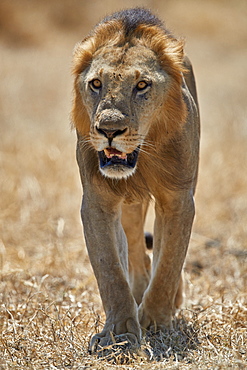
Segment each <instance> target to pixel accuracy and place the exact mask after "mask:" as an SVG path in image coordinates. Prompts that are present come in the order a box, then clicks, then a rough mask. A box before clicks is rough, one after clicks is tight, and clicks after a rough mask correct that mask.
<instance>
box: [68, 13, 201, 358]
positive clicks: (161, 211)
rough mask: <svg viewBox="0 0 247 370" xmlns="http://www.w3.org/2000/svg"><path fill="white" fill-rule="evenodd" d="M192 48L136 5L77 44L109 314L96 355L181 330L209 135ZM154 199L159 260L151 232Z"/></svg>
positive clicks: (95, 343) (86, 177) (87, 172)
mask: <svg viewBox="0 0 247 370" xmlns="http://www.w3.org/2000/svg"><path fill="white" fill-rule="evenodd" d="M183 49H184V41H183V40H180V39H177V38H175V37H174V36H173V35H172V34H171V33H170V32H169V31H168V30H167V29H166V28H165V26H164V24H163V23H162V21H160V20H159V19H158V18H157V17H156V16H155V15H153V14H152V13H151V12H150V11H149V10H146V9H143V8H134V9H127V10H123V11H120V12H117V13H114V14H113V15H111V16H108V17H106V18H105V19H104V20H103V21H101V22H100V23H99V24H97V25H96V26H95V28H94V29H93V30H92V31H91V33H90V34H89V35H88V36H87V37H86V38H85V39H84V40H83V41H82V42H80V43H78V44H77V45H76V47H75V50H74V57H73V73H74V77H75V78H74V98H73V108H72V124H73V125H74V127H75V129H76V132H77V138H78V141H77V151H76V152H77V162H78V166H79V170H80V176H81V181H82V186H83V200H82V207H81V217H82V223H83V227H84V235H85V241H86V246H87V250H88V254H89V258H90V262H91V264H92V267H93V271H94V274H95V277H96V280H97V284H98V288H99V292H100V296H101V299H102V304H103V308H104V311H105V315H106V321H105V325H104V328H103V330H102V332H100V333H98V334H95V335H94V336H93V337H92V339H91V341H90V344H89V350H90V352H91V353H95V352H98V351H99V350H101V349H102V348H103V349H104V348H105V347H107V346H109V345H110V344H112V343H116V342H121V343H122V342H123V343H128V345H129V346H130V348H138V346H140V343H141V338H142V333H143V332H145V330H154V331H157V330H160V331H163V332H164V331H165V330H166V329H169V328H171V327H172V319H173V316H174V313H175V310H176V309H177V308H178V307H179V306H180V305H181V303H182V299H183V280H182V268H183V264H184V261H185V257H186V252H187V248H188V244H189V239H190V234H191V228H192V223H193V219H194V214H195V207H194V192H195V187H196V182H197V174H198V160H199V137H200V129H199V108H198V102H197V93H196V85H195V79H194V74H193V70H192V66H191V63H190V60H189V59H188V57H187V56H186V55H185V54H184V51H183ZM151 198H152V199H154V202H155V222H154V232H153V260H152V266H151V261H150V257H149V255H148V254H147V253H146V244H145V234H144V221H145V216H146V213H147V209H148V204H149V201H150V199H151Z"/></svg>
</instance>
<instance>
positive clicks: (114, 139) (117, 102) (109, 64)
mask: <svg viewBox="0 0 247 370" xmlns="http://www.w3.org/2000/svg"><path fill="white" fill-rule="evenodd" d="M79 86H80V94H81V98H82V101H83V103H84V106H85V107H86V110H87V113H88V116H89V118H90V122H91V125H90V135H89V138H90V142H91V144H92V145H93V147H94V148H95V150H96V151H97V152H98V157H99V168H100V171H101V173H102V174H104V175H105V176H107V177H111V178H127V177H128V176H130V175H132V174H133V173H134V171H135V169H136V167H137V163H138V155H139V152H140V151H141V150H142V145H143V143H144V142H145V138H146V137H147V134H148V132H149V129H150V125H151V124H152V122H153V120H154V119H155V117H156V116H157V115H159V111H160V109H161V108H162V107H163V104H164V100H165V94H166V91H167V89H168V86H169V75H168V74H167V73H166V72H165V71H164V70H163V69H162V68H161V66H160V64H159V62H158V60H157V57H156V55H155V53H154V52H153V51H152V50H150V49H148V48H146V47H144V46H140V45H138V46H133V47H131V48H128V47H126V45H125V46H124V47H117V48H115V49H114V50H113V48H112V47H111V48H107V47H105V48H102V49H100V50H98V51H97V52H96V54H95V55H94V57H93V59H92V61H91V63H90V66H89V67H88V68H86V69H84V71H83V72H82V73H81V75H80V78H79ZM146 145H147V146H148V142H146ZM154 150H155V148H154Z"/></svg>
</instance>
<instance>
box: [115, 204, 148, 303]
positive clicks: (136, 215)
mask: <svg viewBox="0 0 247 370" xmlns="http://www.w3.org/2000/svg"><path fill="white" fill-rule="evenodd" d="M147 208H148V201H145V202H143V203H142V204H141V203H133V204H124V205H123V208H122V225H123V228H124V231H125V234H126V236H127V240H128V261H129V284H130V287H131V290H132V294H133V296H134V298H135V300H136V302H137V304H140V303H141V301H142V296H143V293H144V291H145V290H146V288H147V286H148V284H149V279H150V268H151V262H150V258H149V256H148V254H147V253H146V250H147V246H146V241H145V235H144V222H145V217H146V213H147Z"/></svg>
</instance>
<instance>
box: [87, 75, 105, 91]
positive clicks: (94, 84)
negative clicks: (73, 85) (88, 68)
mask: <svg viewBox="0 0 247 370" xmlns="http://www.w3.org/2000/svg"><path fill="white" fill-rule="evenodd" d="M90 85H91V87H92V88H93V89H95V90H99V89H100V88H101V87H102V83H101V81H100V80H98V79H97V78H95V79H94V80H92V81H91V82H90Z"/></svg>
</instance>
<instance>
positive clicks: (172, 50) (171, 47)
mask: <svg viewBox="0 0 247 370" xmlns="http://www.w3.org/2000/svg"><path fill="white" fill-rule="evenodd" d="M165 53H166V54H167V55H169V57H170V58H171V59H172V60H173V62H174V63H175V64H176V65H178V66H182V65H183V59H184V40H183V39H175V38H173V37H172V38H170V37H169V38H168V39H167V44H166V50H165Z"/></svg>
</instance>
